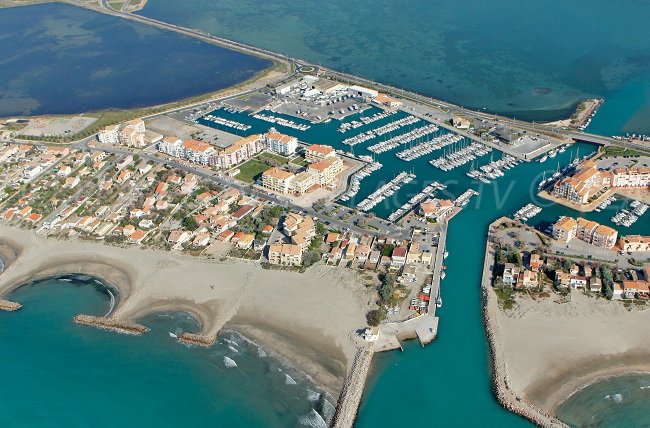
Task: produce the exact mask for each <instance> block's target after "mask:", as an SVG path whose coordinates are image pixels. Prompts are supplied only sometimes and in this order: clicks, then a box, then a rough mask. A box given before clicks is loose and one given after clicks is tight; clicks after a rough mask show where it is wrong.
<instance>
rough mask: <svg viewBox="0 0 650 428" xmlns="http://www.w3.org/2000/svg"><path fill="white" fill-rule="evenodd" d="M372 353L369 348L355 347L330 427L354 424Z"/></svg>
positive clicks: (347, 427) (344, 426)
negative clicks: (354, 353) (355, 351)
mask: <svg viewBox="0 0 650 428" xmlns="http://www.w3.org/2000/svg"><path fill="white" fill-rule="evenodd" d="M373 354H374V352H373V350H372V349H371V348H358V349H357V353H356V355H355V356H354V360H353V361H352V367H350V372H349V373H348V376H347V378H346V379H345V383H344V384H343V389H342V390H341V395H339V401H338V402H337V404H336V413H335V414H334V419H333V422H332V428H352V426H353V425H354V421H355V419H356V418H357V412H358V411H359V404H361V397H362V396H363V390H364V388H365V385H366V379H367V378H368V371H369V370H370V364H371V363H372V356H373Z"/></svg>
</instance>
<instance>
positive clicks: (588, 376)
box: [491, 291, 650, 413]
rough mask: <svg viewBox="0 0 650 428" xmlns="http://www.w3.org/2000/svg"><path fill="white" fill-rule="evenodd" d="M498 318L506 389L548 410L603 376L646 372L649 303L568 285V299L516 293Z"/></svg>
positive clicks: (649, 366) (649, 355)
mask: <svg viewBox="0 0 650 428" xmlns="http://www.w3.org/2000/svg"><path fill="white" fill-rule="evenodd" d="M491 292H493V291H491ZM497 321H498V326H499V331H500V334H499V336H500V345H501V347H502V350H503V355H504V358H505V364H506V368H507V373H508V378H509V382H510V386H511V389H512V390H513V391H515V392H516V393H519V394H521V395H522V396H524V397H525V398H527V399H528V400H529V401H530V402H531V403H533V404H535V405H537V406H538V407H540V408H541V409H543V410H545V411H547V412H549V413H553V412H554V410H555V409H556V408H557V406H558V405H559V404H560V403H561V402H562V401H564V400H565V399H566V398H567V397H568V396H570V395H571V394H572V393H574V392H575V391H577V390H579V389H581V388H583V387H584V386H586V385H588V384H590V383H592V382H594V381H596V380H599V379H602V378H603V377H607V376H613V375H618V374H623V373H629V372H635V371H638V372H650V341H649V340H648V337H649V336H648V325H650V309H646V310H640V309H638V308H635V309H631V310H628V309H626V308H625V307H624V306H623V304H622V303H621V302H615V301H608V300H606V299H603V298H596V297H591V296H587V295H585V294H583V293H582V292H581V291H573V292H572V293H571V301H570V302H568V303H559V302H558V299H557V297H556V296H554V295H551V297H550V298H546V299H542V300H539V301H535V300H533V299H532V298H529V297H521V296H520V297H517V306H516V308H515V309H513V310H512V311H509V312H508V313H507V314H506V313H504V312H503V311H502V310H498V311H497Z"/></svg>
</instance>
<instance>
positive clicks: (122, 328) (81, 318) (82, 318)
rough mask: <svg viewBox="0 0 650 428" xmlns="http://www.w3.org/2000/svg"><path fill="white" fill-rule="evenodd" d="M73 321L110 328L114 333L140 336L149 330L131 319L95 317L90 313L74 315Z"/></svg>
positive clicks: (103, 328) (105, 328)
mask: <svg viewBox="0 0 650 428" xmlns="http://www.w3.org/2000/svg"><path fill="white" fill-rule="evenodd" d="M74 322H76V323H77V324H84V325H89V326H92V327H97V328H101V329H102V330H110V331H114V332H116V333H122V334H131V335H136V336H140V335H142V334H144V333H147V332H148V331H149V328H148V327H146V326H144V325H141V324H137V323H134V322H131V321H122V320H119V319H116V318H105V317H96V316H92V315H77V316H76V317H74Z"/></svg>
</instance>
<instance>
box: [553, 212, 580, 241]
mask: <svg viewBox="0 0 650 428" xmlns="http://www.w3.org/2000/svg"><path fill="white" fill-rule="evenodd" d="M577 227H578V223H576V221H575V220H574V219H572V218H571V217H562V218H560V219H559V220H558V221H556V222H555V223H553V229H552V230H553V232H552V235H553V239H555V240H556V241H560V242H569V241H570V240H572V239H573V238H575V236H576V230H577Z"/></svg>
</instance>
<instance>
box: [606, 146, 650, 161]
mask: <svg viewBox="0 0 650 428" xmlns="http://www.w3.org/2000/svg"><path fill="white" fill-rule="evenodd" d="M601 150H602V151H603V157H604V158H613V157H637V156H650V153H649V152H644V151H641V150H634V149H627V148H625V147H618V146H605V147H604V148H602V149H601Z"/></svg>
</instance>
